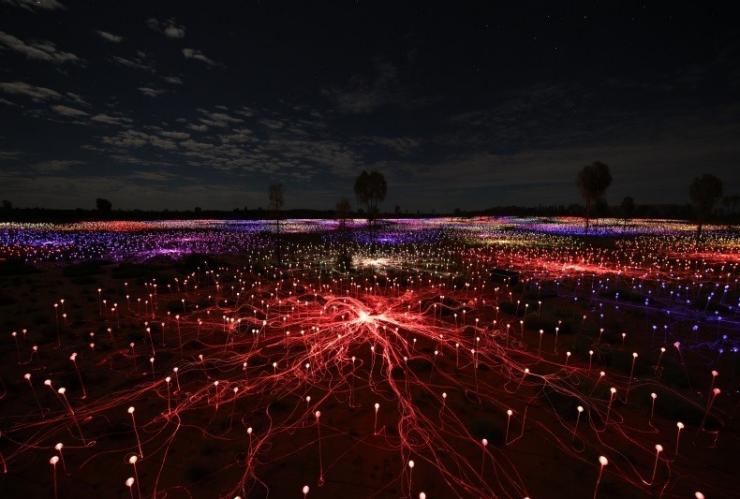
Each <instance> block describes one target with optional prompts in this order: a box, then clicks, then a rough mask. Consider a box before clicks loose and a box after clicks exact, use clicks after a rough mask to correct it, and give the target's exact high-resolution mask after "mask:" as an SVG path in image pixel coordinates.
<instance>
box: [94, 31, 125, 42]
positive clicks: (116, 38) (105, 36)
mask: <svg viewBox="0 0 740 499" xmlns="http://www.w3.org/2000/svg"><path fill="white" fill-rule="evenodd" d="M95 32H96V33H97V34H98V35H99V36H100V38H102V39H103V40H105V41H108V42H111V43H121V42H122V41H123V37H122V36H119V35H114V34H113V33H109V32H108V31H102V30H97V31H95Z"/></svg>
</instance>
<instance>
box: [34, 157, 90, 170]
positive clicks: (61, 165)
mask: <svg viewBox="0 0 740 499" xmlns="http://www.w3.org/2000/svg"><path fill="white" fill-rule="evenodd" d="M82 164H84V161H78V160H65V159H51V160H48V161H39V162H38V163H32V164H30V165H27V166H26V168H28V169H30V170H33V171H34V172H38V173H56V172H61V171H64V170H66V169H67V168H69V167H70V166H76V165H82Z"/></svg>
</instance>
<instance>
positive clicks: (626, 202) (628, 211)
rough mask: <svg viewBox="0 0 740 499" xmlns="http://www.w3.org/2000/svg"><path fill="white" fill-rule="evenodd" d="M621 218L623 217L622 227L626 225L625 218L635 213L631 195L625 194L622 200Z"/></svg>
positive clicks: (627, 218)
mask: <svg viewBox="0 0 740 499" xmlns="http://www.w3.org/2000/svg"><path fill="white" fill-rule="evenodd" d="M621 208H622V218H623V219H624V226H623V230H624V227H626V226H627V220H629V219H630V218H632V217H633V216H634V215H635V200H634V198H633V197H632V196H627V197H625V198H624V199H623V200H622V205H621Z"/></svg>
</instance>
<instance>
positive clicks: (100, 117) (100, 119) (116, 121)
mask: <svg viewBox="0 0 740 499" xmlns="http://www.w3.org/2000/svg"><path fill="white" fill-rule="evenodd" d="M90 121H94V122H96V123H104V124H106V125H118V126H124V125H128V124H130V123H131V120H130V119H129V118H123V117H116V116H110V115H108V114H96V115H95V116H93V117H92V118H90Z"/></svg>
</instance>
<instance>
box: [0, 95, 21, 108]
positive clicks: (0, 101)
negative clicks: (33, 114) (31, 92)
mask: <svg viewBox="0 0 740 499" xmlns="http://www.w3.org/2000/svg"><path fill="white" fill-rule="evenodd" d="M0 104H4V105H6V106H11V107H18V104H16V103H15V102H11V101H9V100H8V99H3V98H2V97H0Z"/></svg>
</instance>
